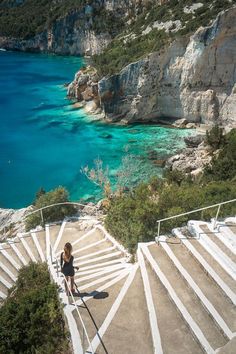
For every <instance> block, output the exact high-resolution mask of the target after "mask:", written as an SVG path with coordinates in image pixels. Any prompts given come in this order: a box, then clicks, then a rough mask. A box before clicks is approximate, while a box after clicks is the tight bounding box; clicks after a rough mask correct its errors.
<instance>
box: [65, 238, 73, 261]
mask: <svg viewBox="0 0 236 354" xmlns="http://www.w3.org/2000/svg"><path fill="white" fill-rule="evenodd" d="M71 253H72V245H71V243H70V242H66V244H65V246H64V254H63V258H64V261H69V260H70V257H71Z"/></svg>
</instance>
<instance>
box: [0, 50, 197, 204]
mask: <svg viewBox="0 0 236 354" xmlns="http://www.w3.org/2000/svg"><path fill="white" fill-rule="evenodd" d="M82 64H83V62H82V59H80V58H75V57H57V56H52V55H36V54H24V53H13V52H0V78H1V80H0V132H1V138H0V207H3V208H19V207H23V206H27V205H29V204H31V203H32V201H33V199H34V196H35V193H36V192H37V191H38V190H39V188H40V187H43V188H44V189H46V190H47V191H48V190H51V189H53V188H55V187H57V186H58V185H62V186H65V187H66V188H67V189H68V190H69V192H70V197H71V200H74V201H75V200H79V199H80V198H84V199H89V198H90V197H91V198H92V197H94V196H95V198H96V199H98V198H99V197H100V194H99V189H98V188H97V187H95V186H94V185H93V184H92V183H91V182H90V181H88V180H87V179H86V177H85V176H84V175H83V174H81V172H80V170H81V166H85V165H89V166H90V167H92V166H93V161H94V160H95V159H97V158H100V159H102V160H103V164H104V166H109V173H110V176H111V179H112V183H113V185H114V184H115V183H116V175H117V171H119V168H120V166H121V161H122V158H123V157H124V156H126V155H127V154H130V155H132V156H133V155H134V156H136V159H135V161H136V162H138V166H137V169H138V171H137V172H134V173H133V181H134V182H135V181H138V180H143V179H146V178H147V176H148V175H151V174H153V175H154V174H160V173H161V169H160V168H159V167H156V165H155V164H154V163H153V161H151V160H149V159H148V158H147V157H148V154H149V153H150V151H156V152H157V158H158V159H162V158H163V157H165V156H167V155H169V154H173V153H174V152H175V151H177V150H178V149H179V148H181V147H183V146H184V143H183V136H186V135H188V134H191V132H190V131H186V130H176V129H170V128H163V127H158V126H155V125H148V126H144V125H135V126H129V127H122V126H115V125H107V124H103V123H100V122H93V121H92V119H91V117H89V116H88V115H86V113H85V112H84V111H83V110H82V109H77V110H75V109H74V107H73V104H72V103H71V102H70V101H69V100H67V99H66V89H65V88H64V87H63V84H64V83H65V82H70V81H71V80H72V78H73V77H74V74H75V72H76V71H77V70H78V69H79V68H80V67H81V65H82Z"/></svg>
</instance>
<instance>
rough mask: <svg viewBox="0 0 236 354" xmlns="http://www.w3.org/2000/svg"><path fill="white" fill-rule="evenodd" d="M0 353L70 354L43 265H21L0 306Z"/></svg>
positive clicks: (54, 296)
mask: <svg viewBox="0 0 236 354" xmlns="http://www.w3.org/2000/svg"><path fill="white" fill-rule="evenodd" d="M0 353H9V354H10V353H11V354H19V353H21V354H31V353H42V354H43V353H45V354H46V353H47V354H57V353H58V354H59V353H70V349H69V344H68V334H67V333H66V331H65V324H64V320H63V316H62V309H61V305H60V302H59V299H58V295H57V287H56V285H55V284H52V283H51V282H50V276H49V272H48V270H47V265H46V264H44V263H43V264H35V263H31V264H30V265H28V266H26V267H23V268H22V269H21V270H20V271H19V274H18V279H17V281H16V284H15V286H14V287H13V288H12V289H11V290H10V294H9V296H8V298H7V299H6V301H5V302H4V304H3V306H2V307H1V308H0Z"/></svg>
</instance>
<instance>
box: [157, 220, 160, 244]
mask: <svg viewBox="0 0 236 354" xmlns="http://www.w3.org/2000/svg"><path fill="white" fill-rule="evenodd" d="M160 228H161V222H160V221H158V228H157V244H158V245H159V236H160Z"/></svg>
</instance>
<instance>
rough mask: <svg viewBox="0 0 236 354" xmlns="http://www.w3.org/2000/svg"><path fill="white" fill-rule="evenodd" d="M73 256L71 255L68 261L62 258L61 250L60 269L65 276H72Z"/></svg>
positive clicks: (73, 271)
mask: <svg viewBox="0 0 236 354" xmlns="http://www.w3.org/2000/svg"><path fill="white" fill-rule="evenodd" d="M73 261H74V257H73V256H71V257H70V260H69V262H67V261H65V260H64V259H63V252H62V253H61V271H62V273H63V274H64V275H65V276H66V277H73V276H74V275H75V270H74V267H73Z"/></svg>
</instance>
